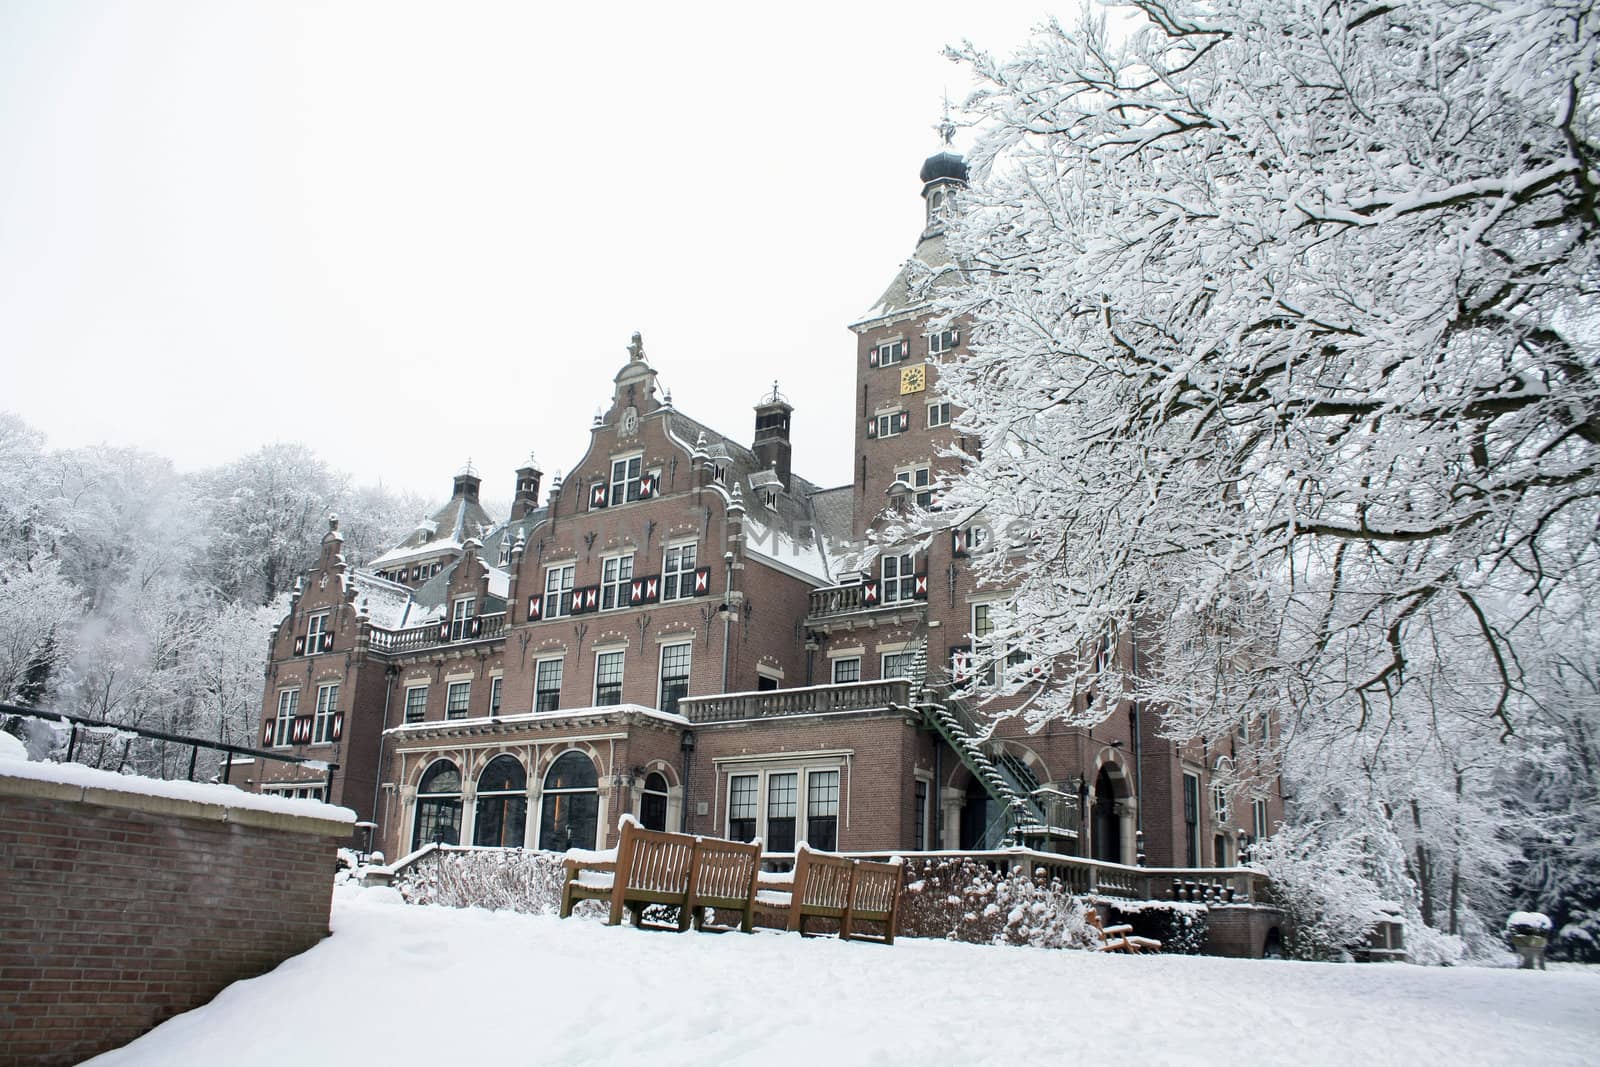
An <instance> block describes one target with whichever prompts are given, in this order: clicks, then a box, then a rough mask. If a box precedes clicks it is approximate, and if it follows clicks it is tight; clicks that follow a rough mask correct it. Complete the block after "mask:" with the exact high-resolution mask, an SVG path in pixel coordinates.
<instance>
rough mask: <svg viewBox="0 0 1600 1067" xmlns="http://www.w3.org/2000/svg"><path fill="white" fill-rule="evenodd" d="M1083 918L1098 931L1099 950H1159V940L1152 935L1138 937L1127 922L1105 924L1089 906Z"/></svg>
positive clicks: (1136, 951)
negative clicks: (1113, 924)
mask: <svg viewBox="0 0 1600 1067" xmlns="http://www.w3.org/2000/svg"><path fill="white" fill-rule="evenodd" d="M1084 918H1085V919H1087V920H1088V922H1089V925H1090V926H1092V927H1094V928H1095V929H1096V930H1098V931H1100V945H1099V948H1098V949H1097V951H1100V952H1127V953H1139V952H1160V951H1161V942H1160V941H1157V940H1156V939H1155V938H1153V937H1138V936H1136V935H1135V934H1134V932H1133V926H1132V925H1131V924H1129V923H1118V924H1117V925H1115V926H1106V925H1105V924H1104V921H1103V920H1102V919H1101V918H1100V913H1099V912H1098V911H1096V910H1095V909H1094V908H1090V909H1089V910H1088V912H1086V913H1085V915H1084Z"/></svg>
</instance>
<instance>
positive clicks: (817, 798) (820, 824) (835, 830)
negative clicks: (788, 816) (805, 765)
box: [806, 771, 839, 852]
mask: <svg viewBox="0 0 1600 1067" xmlns="http://www.w3.org/2000/svg"><path fill="white" fill-rule="evenodd" d="M806 842H807V843H808V844H809V845H811V846H812V847H813V848H819V849H822V850H823V851H824V852H832V851H834V850H835V849H837V848H838V847H839V772H838V771H812V772H811V773H810V774H808V775H806Z"/></svg>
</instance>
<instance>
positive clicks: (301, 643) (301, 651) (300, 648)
mask: <svg viewBox="0 0 1600 1067" xmlns="http://www.w3.org/2000/svg"><path fill="white" fill-rule="evenodd" d="M294 654H295V655H297V656H303V655H305V654H306V639H305V638H304V637H297V638H295V639H294Z"/></svg>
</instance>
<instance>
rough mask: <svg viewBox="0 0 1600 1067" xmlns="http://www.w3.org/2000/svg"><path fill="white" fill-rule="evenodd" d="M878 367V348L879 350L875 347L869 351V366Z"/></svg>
mask: <svg viewBox="0 0 1600 1067" xmlns="http://www.w3.org/2000/svg"><path fill="white" fill-rule="evenodd" d="M877 365H878V348H877V346H876V345H874V346H873V347H872V348H871V349H869V350H868V351H867V366H869V367H876V366H877Z"/></svg>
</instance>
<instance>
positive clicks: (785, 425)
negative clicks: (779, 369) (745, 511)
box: [750, 382, 794, 492]
mask: <svg viewBox="0 0 1600 1067" xmlns="http://www.w3.org/2000/svg"><path fill="white" fill-rule="evenodd" d="M793 413H794V408H793V407H792V406H790V404H789V401H788V400H786V399H784V396H783V394H782V393H780V392H778V383H777V382H773V383H772V392H771V393H769V394H767V396H765V397H764V398H762V400H761V402H760V403H759V404H757V405H756V438H755V443H754V444H753V445H752V446H751V449H750V450H751V451H752V452H754V453H755V454H756V460H757V461H758V462H759V463H760V464H761V466H763V467H766V468H770V469H771V470H773V471H775V472H776V473H777V475H778V480H779V481H781V482H783V488H784V491H785V492H787V491H788V489H789V460H790V454H791V451H792V449H791V446H790V444H789V416H790V415H792V414H793Z"/></svg>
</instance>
